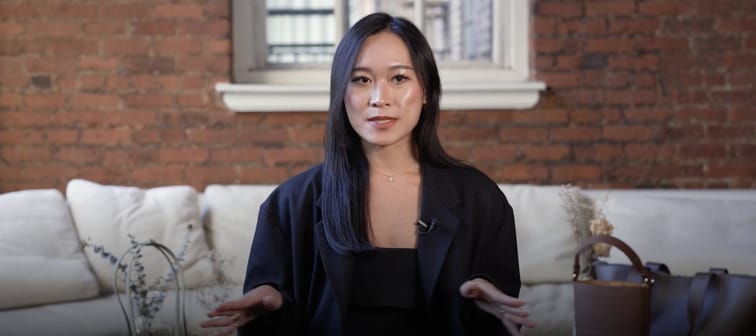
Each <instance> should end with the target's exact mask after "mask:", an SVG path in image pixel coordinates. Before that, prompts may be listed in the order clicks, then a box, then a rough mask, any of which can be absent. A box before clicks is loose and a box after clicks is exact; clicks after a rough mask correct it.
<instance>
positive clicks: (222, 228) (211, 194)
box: [203, 185, 276, 285]
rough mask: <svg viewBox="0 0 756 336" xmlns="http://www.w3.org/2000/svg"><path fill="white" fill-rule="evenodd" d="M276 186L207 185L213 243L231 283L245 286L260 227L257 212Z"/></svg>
mask: <svg viewBox="0 0 756 336" xmlns="http://www.w3.org/2000/svg"><path fill="white" fill-rule="evenodd" d="M275 188H276V186H273V185H209V186H207V188H205V192H204V204H205V208H204V209H203V213H205V223H206V229H207V233H208V236H209V240H210V245H211V247H212V248H213V250H214V251H215V252H216V253H217V255H218V256H219V257H220V258H221V261H222V262H221V272H222V274H223V278H224V279H225V281H227V282H228V283H229V284H236V285H241V284H242V283H244V276H245V274H246V269H247V258H248V257H249V250H250V246H251V244H252V237H253V236H254V234H255V227H256V226H257V215H258V212H259V211H260V204H262V203H263V202H264V201H265V199H266V198H268V195H270V193H271V192H273V190H274V189H275Z"/></svg>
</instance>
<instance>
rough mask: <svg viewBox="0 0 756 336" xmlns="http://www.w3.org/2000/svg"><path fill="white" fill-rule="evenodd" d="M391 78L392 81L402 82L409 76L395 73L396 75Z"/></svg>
mask: <svg viewBox="0 0 756 336" xmlns="http://www.w3.org/2000/svg"><path fill="white" fill-rule="evenodd" d="M391 79H392V80H393V81H394V83H401V82H404V81H406V80H408V79H409V77H407V76H405V75H396V76H394V77H393V78H391Z"/></svg>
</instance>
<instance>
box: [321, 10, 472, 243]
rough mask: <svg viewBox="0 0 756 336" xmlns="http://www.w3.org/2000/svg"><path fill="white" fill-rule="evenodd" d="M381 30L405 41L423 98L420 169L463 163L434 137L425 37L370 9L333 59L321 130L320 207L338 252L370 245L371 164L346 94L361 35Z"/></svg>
mask: <svg viewBox="0 0 756 336" xmlns="http://www.w3.org/2000/svg"><path fill="white" fill-rule="evenodd" d="M382 31H388V32H392V33H394V34H396V35H397V36H399V37H400V38H401V39H402V41H404V44H405V46H406V47H407V49H409V54H410V58H411V59H412V65H413V67H414V68H415V73H416V74H417V77H418V79H419V80H420V83H421V85H422V88H423V90H424V92H425V98H426V102H425V104H424V105H423V109H422V111H421V113H420V119H419V120H418V123H417V125H416V126H415V128H414V129H413V131H412V140H413V142H414V144H415V147H416V148H415V149H416V153H417V155H418V160H419V161H420V163H421V167H422V166H423V165H428V164H430V165H434V166H439V167H452V166H464V164H463V163H462V162H460V161H459V160H457V159H454V158H453V157H451V156H450V155H448V154H447V153H446V151H444V149H443V147H442V146H441V142H440V141H439V139H438V133H437V129H438V119H439V100H440V99H441V80H440V78H439V75H438V67H437V66H436V60H435V58H434V57H433V51H432V50H431V48H430V45H429V44H428V41H427V40H426V39H425V37H424V36H423V34H422V33H421V32H420V30H419V29H417V27H416V26H415V25H414V24H412V22H410V21H408V20H406V19H403V18H398V17H393V16H391V15H389V14H386V13H374V14H370V15H368V16H365V17H364V18H362V19H360V20H359V21H358V22H357V23H355V24H354V25H353V26H352V27H351V28H350V29H349V30H348V31H347V32H346V34H345V35H344V38H343V39H342V40H341V42H340V43H339V45H338V47H337V48H336V53H335V55H334V57H333V63H332V65H331V88H330V90H331V100H330V106H329V109H328V121H327V124H326V134H325V160H324V162H323V194H322V195H321V208H322V210H323V223H324V225H325V234H326V239H327V241H328V243H329V245H331V247H332V248H334V249H335V250H337V251H339V252H340V253H347V252H350V251H360V250H366V249H370V248H371V246H370V241H369V238H368V234H367V229H368V228H367V226H368V224H367V223H368V221H367V194H368V191H369V186H370V183H369V176H370V175H369V165H368V161H367V157H366V156H365V152H364V151H363V148H362V141H361V139H360V136H359V135H358V134H357V132H355V130H354V129H353V128H352V126H351V124H350V123H349V119H348V117H347V112H346V107H345V106H344V97H345V95H346V91H347V86H348V84H349V82H350V79H351V76H352V68H353V67H354V63H355V61H356V58H357V54H358V53H359V52H360V49H361V48H362V45H363V44H364V42H365V39H367V38H368V37H370V36H371V35H374V34H377V33H379V32H382Z"/></svg>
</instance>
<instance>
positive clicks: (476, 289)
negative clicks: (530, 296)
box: [459, 278, 535, 336]
mask: <svg viewBox="0 0 756 336" xmlns="http://www.w3.org/2000/svg"><path fill="white" fill-rule="evenodd" d="M459 292H460V294H462V297H465V298H468V299H472V300H475V304H476V305H477V306H478V307H479V308H480V309H482V310H484V311H486V312H488V313H490V314H492V315H494V316H496V317H498V318H499V320H501V322H502V323H503V324H504V326H505V327H506V328H507V330H508V331H509V333H510V334H511V335H512V336H517V335H520V332H519V330H520V328H519V326H526V327H530V328H533V327H535V323H533V321H531V320H528V312H527V311H525V310H524V309H522V308H521V307H522V306H523V305H525V301H522V300H520V299H518V298H514V297H511V296H509V295H507V294H504V293H503V292H502V291H500V290H499V289H498V288H496V286H494V285H493V284H491V283H490V282H488V280H485V279H482V278H475V279H472V280H469V281H466V282H465V283H463V284H462V286H460V287H459Z"/></svg>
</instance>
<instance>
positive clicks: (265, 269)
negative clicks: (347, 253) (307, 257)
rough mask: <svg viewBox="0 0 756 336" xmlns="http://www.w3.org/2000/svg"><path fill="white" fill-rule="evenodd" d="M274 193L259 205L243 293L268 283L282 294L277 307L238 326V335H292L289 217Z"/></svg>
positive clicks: (292, 313)
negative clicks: (280, 302)
mask: <svg viewBox="0 0 756 336" xmlns="http://www.w3.org/2000/svg"><path fill="white" fill-rule="evenodd" d="M276 195H277V193H275V192H274V193H273V195H271V197H269V198H268V200H266V201H265V202H264V203H263V204H262V205H261V206H260V212H259V213H260V215H259V217H258V220H257V228H256V230H255V236H254V239H253V241H252V247H251V249H250V253H249V259H248V262H247V273H246V276H245V279H244V293H246V292H248V291H250V290H252V289H254V288H255V287H258V286H261V285H271V286H273V287H275V288H276V289H278V291H279V292H280V293H281V294H282V296H283V299H284V300H283V306H282V307H281V309H280V310H278V311H275V312H270V313H267V314H265V315H263V316H260V317H258V318H257V319H255V320H253V321H251V322H249V323H247V324H246V325H244V326H242V327H241V328H240V329H239V335H242V336H246V335H295V330H296V321H295V313H294V311H295V310H294V302H293V296H292V295H291V293H292V283H291V282H292V280H291V279H292V258H291V239H290V237H291V235H290V234H289V233H288V232H290V230H291V223H290V218H289V217H288V215H287V213H288V212H287V211H286V209H285V204H281V203H279V202H277V201H276V199H275V197H276Z"/></svg>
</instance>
